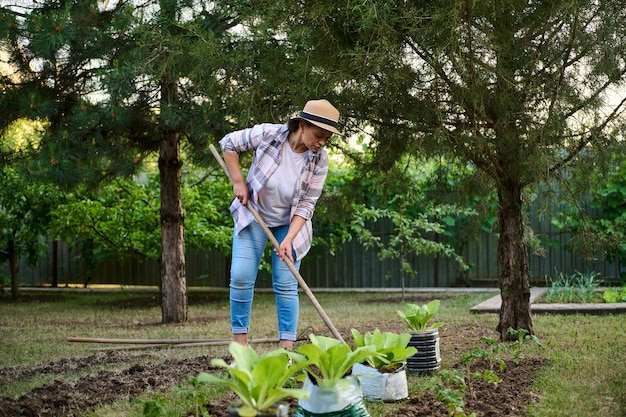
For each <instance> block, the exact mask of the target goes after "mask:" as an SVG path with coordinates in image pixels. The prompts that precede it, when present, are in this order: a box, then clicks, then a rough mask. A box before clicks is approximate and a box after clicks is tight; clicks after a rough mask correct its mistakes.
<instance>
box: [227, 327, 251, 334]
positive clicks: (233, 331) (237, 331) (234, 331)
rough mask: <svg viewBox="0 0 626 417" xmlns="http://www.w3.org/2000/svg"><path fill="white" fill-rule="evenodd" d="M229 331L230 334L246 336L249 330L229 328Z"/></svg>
mask: <svg viewBox="0 0 626 417" xmlns="http://www.w3.org/2000/svg"><path fill="white" fill-rule="evenodd" d="M230 331H231V333H232V334H248V333H250V329H249V328H247V327H231V328H230Z"/></svg>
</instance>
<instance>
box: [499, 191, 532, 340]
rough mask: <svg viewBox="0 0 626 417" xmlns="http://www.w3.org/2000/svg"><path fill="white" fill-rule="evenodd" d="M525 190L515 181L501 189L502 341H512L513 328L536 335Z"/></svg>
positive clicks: (500, 329) (500, 330)
mask: <svg viewBox="0 0 626 417" xmlns="http://www.w3.org/2000/svg"><path fill="white" fill-rule="evenodd" d="M521 195H522V188H521V186H520V185H519V184H516V183H514V182H508V183H504V184H502V185H500V186H499V189H498V199H499V204H500V210H499V213H498V228H499V232H500V238H499V240H498V259H499V263H500V276H499V283H500V294H501V296H502V306H501V307H500V321H499V323H498V327H497V330H498V332H499V333H500V340H502V341H504V340H512V339H513V337H512V336H510V335H507V331H508V329H509V328H512V329H515V330H520V329H526V330H527V331H528V332H529V334H531V335H532V334H533V326H532V318H531V315H530V276H529V267H528V252H527V250H526V243H525V241H524V224H523V218H522V198H521Z"/></svg>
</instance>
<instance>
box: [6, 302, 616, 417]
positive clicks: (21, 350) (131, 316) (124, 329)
mask: <svg viewBox="0 0 626 417" xmlns="http://www.w3.org/2000/svg"><path fill="white" fill-rule="evenodd" d="M496 294H497V293H495V292H484V293H441V294H424V293H407V295H406V300H405V301H409V302H416V303H421V302H422V301H424V302H425V301H426V300H428V299H433V298H440V299H441V300H442V302H441V308H440V310H439V313H438V315H437V321H444V322H445V323H446V327H445V332H447V334H450V332H459V333H460V334H461V336H462V333H463V332H464V331H465V330H466V329H470V328H471V329H478V331H480V332H484V333H485V336H486V337H495V336H496V332H495V330H494V329H495V327H496V325H497V315H495V314H478V315H476V314H470V313H469V309H470V308H471V307H473V306H474V305H476V304H478V303H480V302H482V301H484V300H486V299H488V298H490V297H492V296H493V295H496ZM23 296H24V297H23V299H22V300H21V301H18V302H12V301H10V295H9V294H6V293H5V294H0V352H2V354H1V355H0V367H1V368H6V367H12V366H14V365H22V366H35V365H39V364H46V363H49V362H53V361H57V360H61V359H68V358H70V359H71V358H80V357H85V356H88V355H93V354H94V351H95V349H103V348H104V349H110V348H113V347H114V346H112V345H101V344H93V343H72V342H68V337H99V338H125V339H127V338H137V339H167V338H185V339H228V338H230V333H229V320H228V317H229V313H228V296H227V293H226V292H216V293H214V294H211V293H203V294H201V295H196V294H193V293H190V304H189V322H188V323H186V324H182V325H161V324H160V319H161V309H160V306H159V304H158V294H157V293H155V292H152V293H150V292H146V293H141V292H129V291H126V292H124V291H116V292H93V293H83V292H46V293H32V292H24V293H23ZM316 296H317V299H318V301H319V303H320V304H321V305H322V307H323V308H324V310H325V311H326V313H327V314H328V316H329V318H330V319H331V320H332V322H333V324H334V325H335V327H337V328H338V329H340V331H341V332H342V334H343V333H344V332H345V330H346V329H350V328H357V329H361V330H368V329H370V328H373V327H380V328H381V330H383V331H384V330H386V328H389V329H392V330H393V331H396V330H398V329H401V327H402V322H401V320H400V319H399V317H398V316H397V315H396V310H398V309H402V306H403V302H402V300H401V299H400V294H392V293H352V292H348V293H319V294H316ZM275 317H276V315H275V305H274V299H273V295H272V294H266V293H259V294H257V295H256V296H255V301H254V307H253V318H252V320H253V323H252V326H253V330H252V333H251V337H252V338H273V337H276V333H277V332H276V324H275V321H276V318H275ZM533 325H534V331H535V334H536V336H537V337H538V338H539V340H540V341H541V343H542V344H543V346H544V348H543V349H532V351H530V352H528V353H529V354H532V355H538V356H541V357H543V358H545V359H547V361H546V362H545V363H546V365H545V366H544V367H543V369H542V370H541V371H540V373H539V375H537V377H536V380H535V382H534V386H533V392H534V393H535V394H536V397H537V402H536V403H535V404H533V405H532V406H531V407H530V410H529V411H528V414H527V415H528V416H529V417H547V416H559V417H562V416H598V417H599V416H607V417H618V416H624V415H626V331H625V330H626V317H624V316H623V315H597V316H590V315H579V314H576V315H536V316H535V317H533ZM300 328H301V330H305V329H312V330H313V331H315V332H316V333H319V334H322V333H326V334H329V331H328V329H327V328H326V326H325V324H324V322H323V320H322V319H321V318H320V317H319V314H318V313H317V311H316V310H315V309H314V307H313V306H312V304H311V303H310V302H309V301H308V300H307V299H306V296H304V295H301V319H300ZM329 335H330V334H329ZM273 348H274V346H271V345H259V349H273ZM467 348H468V350H471V348H472V346H471V344H470V345H468V346H467ZM442 351H446V346H445V340H443V341H442ZM137 352H140V351H137ZM156 352H157V354H158V355H162V356H164V357H167V358H185V357H194V356H198V355H209V356H215V357H217V356H223V355H226V353H227V346H226V345H223V346H205V347H194V348H179V349H167V350H165V349H164V350H162V351H160V350H157V351H156ZM455 355H458V352H455V353H451V352H447V353H446V355H442V357H443V363H442V368H445V367H446V366H449V364H450V362H451V361H452V360H454V359H455ZM456 359H458V357H457V358H456ZM140 360H141V355H138V361H140ZM94 371H95V370H93V369H91V370H84V371H81V372H90V373H94ZM80 375H81V373H80V372H77V373H72V372H68V373H66V374H64V375H55V376H54V378H56V379H58V378H65V379H67V380H68V381H71V380H72V379H75V378H78V377H79V376H80ZM410 378H411V380H410V386H411V387H416V386H418V385H419V384H420V381H419V380H418V377H414V376H411V377H410ZM416 378H417V379H416ZM47 383H50V380H49V379H46V377H42V378H37V377H33V378H29V379H28V380H25V381H20V382H18V383H12V384H8V385H0V392H2V395H3V396H8V397H13V398H17V397H19V396H20V395H21V394H23V393H25V392H28V391H30V390H32V389H33V388H35V387H37V386H40V385H44V384H47ZM222 393H223V391H219V390H217V391H216V390H213V391H210V392H208V394H207V395H209V398H210V396H211V395H221V394H222ZM162 395H164V396H167V397H170V399H172V398H173V397H175V395H174V393H172V392H170V393H162ZM146 398H150V397H149V396H148V397H146ZM181 401H182V400H181ZM174 402H175V401H174ZM172 406H174V405H172ZM179 406H180V407H181V408H182V409H185V407H186V406H187V405H179ZM384 407H387V406H386V405H374V406H372V407H371V410H370V412H371V414H372V417H376V416H382V415H384V414H383V411H382V409H383V408H384ZM87 415H89V416H92V417H95V416H109V415H124V416H141V415H142V413H141V407H140V406H138V405H136V404H135V405H133V404H132V403H130V402H128V401H120V402H118V403H115V404H112V405H110V406H107V407H104V408H103V409H99V410H96V411H91V412H89V413H88V414H87Z"/></svg>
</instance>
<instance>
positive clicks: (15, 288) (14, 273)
mask: <svg viewBox="0 0 626 417" xmlns="http://www.w3.org/2000/svg"><path fill="white" fill-rule="evenodd" d="M8 246H9V247H8V252H9V269H10V270H11V298H12V299H13V300H17V297H18V295H19V278H20V256H19V254H18V253H17V246H16V245H15V241H14V240H13V239H10V240H9V245H8Z"/></svg>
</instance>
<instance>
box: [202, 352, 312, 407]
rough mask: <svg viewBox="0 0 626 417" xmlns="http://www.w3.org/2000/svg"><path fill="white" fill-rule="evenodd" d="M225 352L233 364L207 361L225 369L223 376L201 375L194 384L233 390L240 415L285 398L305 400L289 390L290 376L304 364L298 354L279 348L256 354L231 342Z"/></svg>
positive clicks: (297, 390) (297, 391)
mask: <svg viewBox="0 0 626 417" xmlns="http://www.w3.org/2000/svg"><path fill="white" fill-rule="evenodd" d="M229 351H230V353H231V354H232V356H233V359H234V360H235V363H234V364H232V365H228V364H227V363H226V362H225V361H224V360H223V359H220V358H217V359H213V360H212V361H211V365H213V366H218V367H222V368H225V369H226V371H227V372H226V375H223V376H218V375H214V374H209V373H206V372H202V373H200V374H199V375H198V378H197V381H198V382H202V383H217V384H224V385H226V386H228V387H229V388H230V389H231V390H233V391H234V393H235V394H236V395H237V396H238V397H239V399H240V401H241V406H240V408H239V415H240V416H245V417H254V416H256V415H257V414H258V412H259V411H267V410H269V409H271V408H272V407H273V406H275V404H276V403H278V402H279V401H282V400H284V399H286V398H297V399H307V398H308V397H309V392H308V391H306V390H304V389H300V388H289V384H290V383H291V382H292V381H293V379H294V375H295V374H297V373H298V372H300V371H301V370H302V369H303V368H304V367H305V366H306V365H307V362H306V361H305V360H304V358H303V357H302V356H301V355H298V354H296V353H294V352H289V351H287V350H285V349H282V348H281V349H276V350H273V351H271V352H268V353H264V354H262V355H259V354H257V353H256V352H255V351H254V350H253V349H252V348H251V347H248V346H243V345H241V344H239V343H235V342H233V343H231V344H230V346H229ZM290 358H291V359H292V360H293V364H290Z"/></svg>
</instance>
